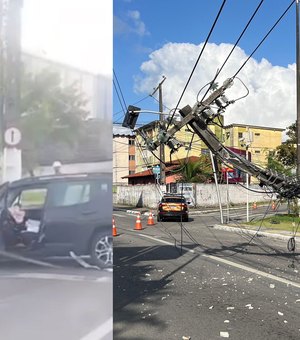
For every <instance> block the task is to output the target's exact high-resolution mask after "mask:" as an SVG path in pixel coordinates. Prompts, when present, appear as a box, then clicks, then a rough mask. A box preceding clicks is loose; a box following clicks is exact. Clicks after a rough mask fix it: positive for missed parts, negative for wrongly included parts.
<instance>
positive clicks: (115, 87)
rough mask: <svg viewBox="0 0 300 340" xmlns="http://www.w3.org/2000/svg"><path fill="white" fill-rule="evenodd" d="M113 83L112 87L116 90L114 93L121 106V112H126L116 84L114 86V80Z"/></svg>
mask: <svg viewBox="0 0 300 340" xmlns="http://www.w3.org/2000/svg"><path fill="white" fill-rule="evenodd" d="M113 85H114V89H115V91H116V94H117V97H118V100H119V103H120V105H121V108H122V111H123V114H124V115H125V112H126V106H125V107H124V105H123V102H122V100H121V97H120V94H119V91H118V89H117V86H116V83H115V81H114V80H113Z"/></svg>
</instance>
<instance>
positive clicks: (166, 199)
mask: <svg viewBox="0 0 300 340" xmlns="http://www.w3.org/2000/svg"><path fill="white" fill-rule="evenodd" d="M161 202H162V203H185V198H181V197H163V198H162V200H161Z"/></svg>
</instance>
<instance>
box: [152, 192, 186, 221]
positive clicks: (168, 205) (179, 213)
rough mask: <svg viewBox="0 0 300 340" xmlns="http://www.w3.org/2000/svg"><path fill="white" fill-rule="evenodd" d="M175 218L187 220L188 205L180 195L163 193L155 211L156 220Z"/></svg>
mask: <svg viewBox="0 0 300 340" xmlns="http://www.w3.org/2000/svg"><path fill="white" fill-rule="evenodd" d="M171 218H176V219H179V220H182V221H183V222H187V221H188V220H189V212H188V205H187V202H186V199H185V197H184V196H182V195H172V194H165V195H164V196H163V197H162V198H161V200H160V202H159V204H158V211H157V221H158V222H159V221H163V220H166V219H171Z"/></svg>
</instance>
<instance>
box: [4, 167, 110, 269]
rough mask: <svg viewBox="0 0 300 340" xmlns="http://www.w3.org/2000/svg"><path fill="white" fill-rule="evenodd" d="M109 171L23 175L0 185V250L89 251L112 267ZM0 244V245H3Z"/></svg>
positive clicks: (98, 261)
mask: <svg viewBox="0 0 300 340" xmlns="http://www.w3.org/2000/svg"><path fill="white" fill-rule="evenodd" d="M111 217H112V177H111V174H109V173H101V174H78V175H56V176H47V177H45V176H43V177H31V178H24V179H21V180H18V181H14V182H11V183H4V184H3V185H2V186H1V187H0V241H1V243H2V244H1V246H2V250H5V251H11V252H18V253H22V255H34V254H35V255H39V256H53V255H54V256H64V255H69V253H70V252H71V251H72V252H74V253H75V254H76V255H90V256H91V259H92V261H93V263H94V264H95V265H97V266H100V267H105V266H111V265H112V226H111ZM3 248H4V249H3Z"/></svg>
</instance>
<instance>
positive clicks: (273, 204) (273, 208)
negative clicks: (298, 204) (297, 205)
mask: <svg viewBox="0 0 300 340" xmlns="http://www.w3.org/2000/svg"><path fill="white" fill-rule="evenodd" d="M275 209H276V205H275V202H274V201H273V202H272V210H275Z"/></svg>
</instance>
